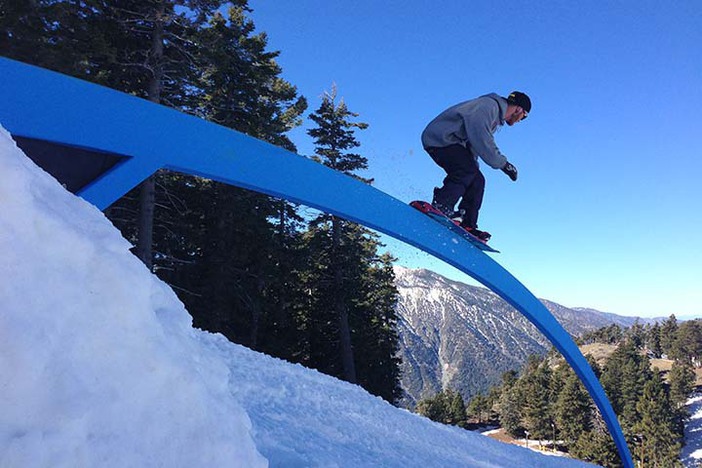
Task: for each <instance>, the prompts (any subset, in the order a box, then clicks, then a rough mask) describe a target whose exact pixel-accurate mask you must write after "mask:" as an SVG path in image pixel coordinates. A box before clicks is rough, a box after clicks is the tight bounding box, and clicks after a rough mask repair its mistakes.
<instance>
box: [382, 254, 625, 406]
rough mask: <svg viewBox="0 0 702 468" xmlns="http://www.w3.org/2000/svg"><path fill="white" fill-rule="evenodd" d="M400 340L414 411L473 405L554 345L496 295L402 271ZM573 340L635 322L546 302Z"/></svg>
mask: <svg viewBox="0 0 702 468" xmlns="http://www.w3.org/2000/svg"><path fill="white" fill-rule="evenodd" d="M395 274H396V277H397V280H396V285H397V288H398V291H399V293H400V298H399V302H398V306H397V311H398V315H399V317H400V320H399V334H400V339H401V350H400V353H401V357H402V386H403V388H404V389H405V392H406V397H405V399H404V401H403V403H404V405H405V406H407V407H413V406H414V405H415V404H416V403H417V402H418V401H419V400H421V399H422V398H426V397H429V396H432V395H434V394H436V393H437V392H439V391H440V390H442V389H446V388H452V389H454V390H458V391H459V392H461V393H462V394H463V395H464V397H466V398H469V397H471V396H473V395H476V394H478V393H480V392H484V391H486V390H487V389H488V388H489V387H490V386H491V385H494V384H496V383H498V382H499V381H500V378H501V376H502V374H503V373H504V372H505V371H508V370H512V369H515V370H517V369H519V368H520V367H521V366H522V364H523V363H525V362H526V359H527V358H528V356H529V355H531V354H545V353H546V352H547V351H548V349H550V346H551V345H550V343H549V341H548V340H547V339H546V338H545V337H544V336H543V335H542V334H541V333H540V332H539V331H538V330H537V329H536V327H534V326H533V325H532V324H531V323H530V322H529V321H528V320H527V319H526V318H524V317H523V316H522V315H521V314H520V313H519V312H517V311H516V310H515V309H514V308H513V307H512V306H510V305H509V304H507V303H506V302H505V301H503V300H502V299H501V298H500V297H498V296H497V295H495V294H494V293H492V292H491V291H489V290H487V289H485V288H480V287H475V286H469V285H466V284H463V283H460V282H456V281H451V280H449V279H447V278H444V277H443V276H441V275H438V274H436V273H434V272H431V271H428V270H410V269H406V268H402V267H397V268H396V269H395ZM542 302H543V303H544V304H545V306H546V307H547V308H548V309H549V310H550V311H551V312H552V313H553V314H554V315H555V317H556V318H557V319H558V321H559V322H560V323H561V324H562V325H563V327H564V328H565V329H566V330H567V331H568V332H569V333H570V334H571V335H573V336H578V335H581V334H582V333H584V332H587V331H590V330H595V329H597V328H601V327H603V326H607V325H610V324H612V323H616V324H618V325H620V326H622V327H627V326H630V325H632V324H633V323H634V322H635V321H636V318H633V317H622V316H617V315H614V314H609V313H604V312H599V311H596V310H592V309H578V310H576V309H569V308H567V307H563V306H561V305H559V304H556V303H554V302H551V301H546V300H544V301H542Z"/></svg>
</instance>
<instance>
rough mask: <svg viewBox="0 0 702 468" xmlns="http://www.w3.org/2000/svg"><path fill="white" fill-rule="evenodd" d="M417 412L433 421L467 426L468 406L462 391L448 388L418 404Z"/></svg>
mask: <svg viewBox="0 0 702 468" xmlns="http://www.w3.org/2000/svg"><path fill="white" fill-rule="evenodd" d="M417 413H419V414H421V415H422V416H424V417H427V418H429V419H431V420H432V421H436V422H440V423H442V424H449V425H452V426H458V427H465V426H466V407H465V402H464V401H463V397H462V396H461V394H460V393H458V392H455V391H453V390H450V389H447V390H443V391H441V392H439V393H437V394H436V395H435V396H433V397H431V398H426V399H424V400H421V401H420V402H419V403H418V404H417Z"/></svg>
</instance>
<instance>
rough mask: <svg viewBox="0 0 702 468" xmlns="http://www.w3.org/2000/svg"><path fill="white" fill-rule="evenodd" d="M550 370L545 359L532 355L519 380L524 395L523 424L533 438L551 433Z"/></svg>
mask: <svg viewBox="0 0 702 468" xmlns="http://www.w3.org/2000/svg"><path fill="white" fill-rule="evenodd" d="M550 384H551V370H550V368H549V366H548V363H547V361H540V362H539V361H538V359H536V358H534V357H532V358H530V361H529V363H527V371H526V373H525V375H524V376H523V377H522V379H521V382H520V387H521V391H522V393H523V395H524V403H525V405H524V409H523V413H522V415H523V417H524V425H525V427H526V429H528V430H529V434H530V436H531V437H532V438H534V439H547V438H549V436H550V434H551V427H552V426H551V424H552V423H553V417H552V414H551V400H552V395H551V385H550Z"/></svg>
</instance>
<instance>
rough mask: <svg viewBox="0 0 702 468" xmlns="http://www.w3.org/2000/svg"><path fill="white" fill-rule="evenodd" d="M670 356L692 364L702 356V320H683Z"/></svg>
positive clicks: (697, 361)
mask: <svg viewBox="0 0 702 468" xmlns="http://www.w3.org/2000/svg"><path fill="white" fill-rule="evenodd" d="M669 357H670V358H672V359H677V360H680V361H685V362H689V363H691V364H694V363H699V362H700V357H702V321H701V320H690V321H687V322H683V323H682V324H681V325H680V326H679V327H678V329H677V331H676V333H675V337H674V338H673V342H672V345H671V349H670V356H669Z"/></svg>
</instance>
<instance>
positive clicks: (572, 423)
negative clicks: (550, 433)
mask: <svg viewBox="0 0 702 468" xmlns="http://www.w3.org/2000/svg"><path fill="white" fill-rule="evenodd" d="M569 374H570V375H569V376H568V378H567V379H566V381H565V385H564V386H563V388H562V390H561V392H560V393H559V395H558V401H557V402H556V408H555V420H556V424H557V427H558V431H559V433H560V434H561V437H562V438H563V439H564V441H565V443H566V445H568V446H572V445H573V444H575V443H576V442H577V441H578V439H579V438H580V434H582V433H583V432H589V431H590V430H592V414H593V411H594V408H593V407H592V402H591V400H590V395H589V394H588V393H587V392H586V391H585V389H584V388H583V386H582V383H581V382H580V379H578V377H577V376H576V375H575V373H574V372H572V371H570V373H569Z"/></svg>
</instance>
